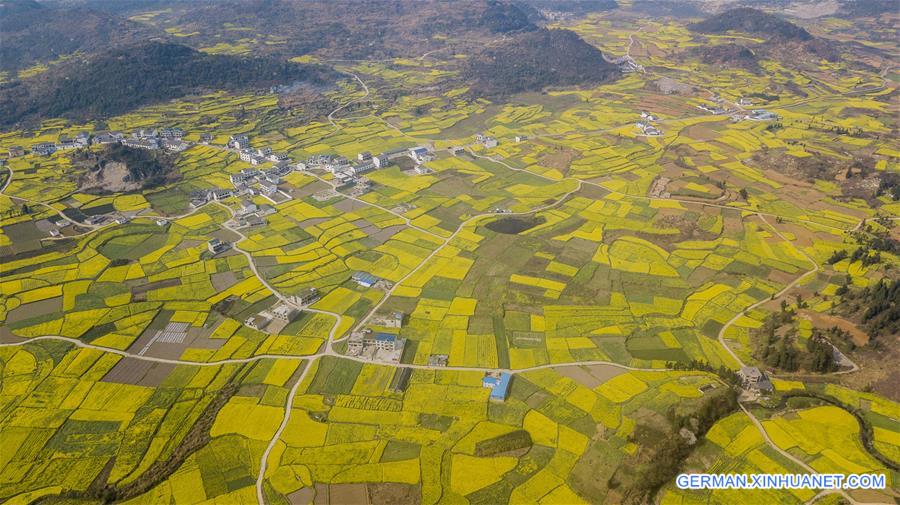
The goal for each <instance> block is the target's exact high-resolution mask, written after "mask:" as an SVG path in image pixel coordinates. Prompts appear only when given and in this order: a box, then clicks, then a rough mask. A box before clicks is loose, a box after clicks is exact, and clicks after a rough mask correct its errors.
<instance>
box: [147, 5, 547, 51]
mask: <svg viewBox="0 0 900 505" xmlns="http://www.w3.org/2000/svg"><path fill="white" fill-rule="evenodd" d="M148 22H149V23H153V24H154V25H155V26H156V28H157V29H163V28H168V29H171V28H177V29H178V30H180V31H181V32H184V33H195V34H196V35H193V36H191V37H190V38H189V43H190V44H191V45H192V46H193V47H197V48H200V47H209V46H216V45H220V44H224V45H235V46H242V47H250V48H251V50H252V51H254V52H256V53H258V54H273V55H281V56H287V57H293V56H298V55H303V54H310V53H314V54H316V55H317V56H322V57H326V58H336V59H380V58H390V57H404V56H418V55H420V54H422V53H424V52H426V51H431V50H434V49H439V48H442V47H445V46H447V44H448V43H451V42H465V41H470V42H472V43H473V44H477V42H478V41H479V40H487V39H492V38H496V37H497V36H498V35H501V34H507V33H513V32H521V31H530V30H535V29H537V27H536V26H535V25H534V24H532V23H531V22H530V21H529V20H528V16H527V15H526V14H525V12H523V10H522V9H520V8H519V7H517V6H516V5H514V4H513V3H510V2H504V1H498V0H458V1H454V2H446V1H441V0H416V1H404V2H398V1H396V0H304V1H302V2H300V1H294V0H223V1H221V2H204V3H196V4H193V5H192V4H180V3H175V4H173V6H172V8H171V10H170V11H166V12H162V13H160V14H159V15H158V16H155V17H154V18H153V19H152V20H150V21H148ZM236 28H240V29H239V30H238V29H236ZM248 32H252V33H261V34H265V35H266V36H265V37H259V38H258V39H257V40H256V41H254V42H247V38H248V37H247V33H248ZM267 38H269V39H272V40H278V41H279V43H278V44H267V43H265V41H266V39H267ZM466 52H468V51H466Z"/></svg>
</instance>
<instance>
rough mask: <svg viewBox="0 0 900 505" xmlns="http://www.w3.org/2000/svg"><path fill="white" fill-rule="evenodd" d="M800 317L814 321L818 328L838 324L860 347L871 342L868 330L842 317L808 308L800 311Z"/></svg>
mask: <svg viewBox="0 0 900 505" xmlns="http://www.w3.org/2000/svg"><path fill="white" fill-rule="evenodd" d="M800 317H803V318H804V319H808V320H810V321H812V323H813V326H815V327H816V328H831V327H832V326H837V327H838V328H840V329H842V330H844V331H846V332H847V333H849V334H850V337H851V338H852V339H853V343H854V344H856V345H857V346H859V347H862V346H864V345H866V344H868V343H869V335H867V334H866V332H864V331H862V330H861V329H859V327H857V326H856V325H855V324H854V323H852V322H850V321H848V320H846V319H844V318H842V317H838V316H832V315H829V314H820V313H818V312H812V311H810V310H806V309H803V310H801V311H800Z"/></svg>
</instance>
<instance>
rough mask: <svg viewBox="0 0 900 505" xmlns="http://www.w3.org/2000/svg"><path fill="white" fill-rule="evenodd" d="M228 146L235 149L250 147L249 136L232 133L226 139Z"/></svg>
mask: <svg viewBox="0 0 900 505" xmlns="http://www.w3.org/2000/svg"><path fill="white" fill-rule="evenodd" d="M228 147H232V148H234V149H237V150H243V149H247V148H249V147H250V137H248V136H246V135H232V136H231V138H229V139H228Z"/></svg>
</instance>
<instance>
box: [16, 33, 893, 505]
mask: <svg viewBox="0 0 900 505" xmlns="http://www.w3.org/2000/svg"><path fill="white" fill-rule="evenodd" d="M638 31H640V29H639V30H638ZM633 44H634V34H632V35H629V46H628V50H627V53H626V54H627V55H628V56H629V57H630V50H631V46H632V45H633ZM432 52H434V51H432ZM429 54H430V53H425V54H423V55H422V56H421V57H420V59H422V58H425V57H427V56H428V55H429ZM343 72H344V73H345V74H347V75H349V76H352V77H353V79H355V80H356V81H357V82H358V83H359V84H360V86H361V87H362V90H363V92H364V94H363V95H362V96H360V97H357V98H353V99H351V100H350V101H348V102H346V103H344V104H342V105H340V106H338V107H337V108H335V109H334V110H333V111H331V112H330V113H329V114H328V116H327V119H328V121H329V123H330V124H331V125H332V126H333V127H334V129H335V131H338V130H341V129H342V128H343V127H342V126H341V125H340V124H339V123H338V122H337V121H336V120H335V115H336V114H338V113H339V112H340V111H341V110H344V109H346V108H347V107H349V106H350V105H352V104H354V103H357V102H360V101H363V100H365V99H367V98H368V97H369V96H370V89H369V87H368V86H367V85H366V83H365V82H364V81H363V80H362V79H361V78H360V77H359V76H358V75H356V74H354V73H352V72H349V71H343ZM882 87H883V86H882ZM819 98H821V97H819ZM801 103H805V101H798V102H797V103H796V104H794V105H799V104H801ZM789 106H791V105H787V106H786V107H789ZM702 116H704V117H705V116H707V115H702ZM374 117H377V116H374ZM698 117H701V116H698ZM378 119H380V120H382V121H384V119H383V118H380V117H378ZM682 119H683V118H682ZM384 122H385V123H386V124H388V125H389V126H391V127H392V128H394V129H396V130H397V131H400V132H401V133H403V132H402V130H400V129H399V128H396V127H395V126H393V125H390V123H388V122H386V121H384ZM662 122H664V121H662ZM618 128H621V126H617V127H613V128H608V129H603V130H597V131H596V132H607V131H612V130H615V129H618ZM585 133H588V132H585ZM403 135H405V136H407V135H406V134H405V133H403ZM563 135H568V134H550V135H546V136H545V137H547V138H550V137H554V136H563ZM539 137H540V136H536V137H535V138H539ZM418 140H422V139H418ZM467 150H468V152H469V153H470V154H471V155H472V156H474V157H476V158H482V159H486V160H489V161H491V162H493V163H497V164H499V165H501V166H504V167H506V168H507V169H509V170H513V171H517V172H525V173H528V174H530V175H533V176H536V177H539V178H543V179H545V180H548V181H551V182H553V183H557V182H562V181H575V182H576V187H575V189H573V190H571V191H569V192H567V193H565V194H563V195H562V196H561V197H559V198H558V199H556V200H555V201H554V202H552V203H550V204H546V205H543V206H540V207H537V208H535V209H532V210H528V211H523V212H517V213H507V214H504V215H529V214H534V213H538V212H542V211H545V210H548V209H550V208H554V207H556V206H558V205H561V204H562V203H563V202H565V201H566V200H567V199H569V198H570V197H571V196H572V195H573V194H575V193H577V192H578V191H580V190H582V189H583V188H584V186H586V185H589V186H593V187H596V188H599V189H602V190H603V191H606V192H607V193H609V194H613V195H617V196H621V197H623V198H629V199H639V200H650V201H652V200H669V201H676V202H679V203H682V204H685V205H699V206H706V207H715V208H720V209H726V210H733V211H739V212H748V213H751V214H752V215H756V216H758V217H759V219H760V220H761V221H762V222H763V223H765V224H766V225H767V226H768V227H770V228H771V229H772V230H773V232H774V233H775V234H776V235H777V236H778V237H779V238H781V239H782V240H785V241H787V242H790V241H789V240H787V238H785V237H784V235H782V233H781V232H780V231H779V230H778V229H777V228H776V227H775V226H773V225H772V224H771V223H769V222H768V221H767V220H766V218H767V217H770V218H780V219H784V220H792V221H796V222H801V223H806V224H810V225H815V226H820V227H824V228H830V229H835V230H841V231H846V230H844V229H843V228H838V227H835V226H831V225H827V224H822V223H819V222H815V221H812V220H805V219H798V218H792V217H790V216H779V215H777V214H773V213H766V212H760V211H755V210H753V209H748V208H741V207H736V206H730V205H721V204H716V203H710V202H704V201H697V200H691V199H678V198H652V197H648V196H642V195H631V194H627V193H621V192H618V191H613V190H610V189H608V188H606V187H604V186H602V185H601V184H599V183H594V182H590V181H585V180H581V179H577V178H574V177H563V178H552V177H549V176H546V175H543V174H539V173H535V172H531V171H528V170H525V169H521V168H516V167H514V166H512V165H510V164H509V163H507V162H505V161H503V160H500V159H496V158H494V157H491V156H485V155H481V154H478V153H476V152H474V151H472V149H471V148H467ZM311 175H312V176H313V177H315V178H317V179H319V180H320V181H322V182H325V183H327V184H331V183H330V182H329V181H328V180H326V179H324V178H322V177H320V176H319V175H316V174H311ZM12 179H13V171H12V169H9V177H7V179H6V181H5V183H4V185H3V187H2V188H0V194H5V193H4V192H5V191H6V190H7V189H8V187H9V185H10V183H11V182H12ZM341 196H342V197H343V198H347V199H349V200H353V201H355V202H358V203H361V204H364V205H368V206H371V207H374V208H378V209H380V210H381V211H384V212H388V213H390V214H392V215H394V216H396V217H399V218H401V219H402V220H403V221H404V223H405V225H406V226H408V227H410V228H414V229H416V230H418V231H420V232H422V233H426V234H428V235H430V236H432V237H435V238H437V239H439V240H441V244H440V245H439V246H437V247H436V248H435V249H434V250H432V251H431V252H430V254H428V255H427V256H426V257H425V258H423V259H422V260H421V261H420V262H419V263H418V264H417V265H416V266H415V267H414V268H413V269H411V270H410V271H409V273H407V274H406V275H404V276H403V277H402V278H400V279H399V280H398V281H397V282H395V283H394V284H393V285H392V286H391V287H390V288H389V289H388V290H386V291H385V293H384V296H382V297H381V299H380V300H379V302H378V303H376V304H375V305H374V306H373V307H372V308H371V309H370V310H369V311H367V313H366V315H365V316H363V317H362V318H361V319H360V320H359V322H357V323H356V324H355V325H354V329H358V328H361V327H363V326H364V325H365V324H367V323H368V321H369V320H370V319H371V317H372V316H373V315H374V314H375V313H376V312H377V311H378V310H379V309H380V308H381V307H382V306H383V304H384V303H385V302H386V301H387V300H388V299H389V298H390V297H391V295H392V294H393V292H394V290H395V289H397V287H398V286H400V285H401V284H402V283H403V282H404V281H406V280H407V279H408V278H410V277H411V276H412V275H414V274H415V273H416V272H418V271H420V270H421V268H423V267H424V266H425V265H426V264H427V263H428V262H429V261H430V260H432V259H433V258H434V257H435V256H436V255H438V254H439V253H440V252H441V251H442V250H443V249H444V248H445V247H446V246H447V245H448V244H450V242H451V241H452V240H453V239H454V238H456V237H457V236H458V234H459V233H460V232H461V231H462V230H463V229H464V228H465V227H466V226H468V225H470V224H472V223H474V222H476V221H478V220H480V219H483V218H486V217H489V216H496V215H497V214H495V213H482V214H477V215H473V216H471V217H469V218H468V219H466V220H465V221H463V222H462V223H461V224H460V225H459V226H458V227H457V229H456V230H455V231H454V232H452V233H451V234H450V235H448V236H443V235H439V234H436V233H434V232H432V231H430V230H427V229H425V228H422V227H419V226H416V225H415V224H413V223H412V221H411V220H410V219H409V218H407V217H405V216H403V215H402V214H400V213H398V212H394V211H392V210H391V209H388V208H385V207H383V206H380V205H378V204H376V203H373V202H367V201H365V200H362V199H360V198H356V197H353V196H350V195H346V194H343V193H341ZM11 198H16V199H18V200H21V201H26V202H27V203H29V204H37V205H42V206H44V207H46V208H48V209H50V210H52V211H54V212H56V213H57V214H59V215H60V216H61V217H62V218H64V219H66V220H67V221H70V222H72V223H74V224H77V225H79V226H82V227H87V228H89V230H88V231H86V232H84V233H82V234H78V235H74V236H70V237H60V238H78V237H83V236H86V235H89V234H92V233H95V232H97V231H99V230H101V229H104V228H105V227H107V226H110V225H111V224H107V225H102V226H91V225H85V224H83V223H78V222H76V221H74V220H72V219H70V218H69V217H68V216H66V215H65V214H64V213H63V212H62V211H59V210H57V209H56V208H54V207H52V206H51V205H50V204H47V203H44V202H40V201H30V200H24V199H21V198H18V197H11ZM206 205H219V206H221V207H222V208H224V209H226V210H227V211H228V212H229V213H230V215H231V216H232V219H233V218H234V216H235V212H234V211H233V210H232V209H231V208H230V207H228V206H226V205H223V204H221V203H219V202H208V203H207V204H206ZM202 208H203V207H202V206H201V207H198V208H196V209H194V210H192V211H191V212H188V213H185V214H182V215H179V216H157V215H150V214H145V215H137V216H134V217H133V219H157V218H166V219H179V218H182V217H187V216H189V215H192V214H194V213H196V212H198V211H200V210H201V209H202ZM892 219H900V218H892ZM861 225H862V221H860V223H859V224H857V225H856V228H855V229H858V228H859V227H860V226H861ZM222 226H223V228H225V229H227V230H229V231H230V232H232V233H234V234H236V235H237V236H238V237H240V240H238V241H237V242H235V244H234V249H235V251H237V252H238V253H240V254H242V255H243V256H245V257H246V258H247V260H248V265H249V267H250V269H251V271H252V272H253V274H254V276H255V277H256V278H257V279H259V281H260V282H261V284H262V285H263V286H265V287H266V289H268V290H269V291H270V292H271V293H272V294H273V295H274V296H275V297H276V298H277V299H278V300H280V301H281V302H283V303H286V304H289V305H292V306H293V304H292V303H291V302H290V301H289V299H288V297H286V296H284V295H283V294H282V293H280V292H279V291H278V290H277V289H275V288H274V286H272V285H271V284H270V283H269V281H268V280H267V279H266V278H265V276H263V275H262V274H261V273H260V272H259V270H258V268H257V265H256V263H255V261H254V258H253V255H252V254H251V253H250V252H248V251H246V250H244V249H241V248H240V243H241V242H242V241H244V240H247V237H246V235H244V234H243V233H242V232H241V231H240V230H239V229H237V228H234V227H232V226H231V225H229V224H228V223H227V222H226V223H225V224H223V225H222ZM798 251H800V253H801V254H803V255H804V256H805V257H806V258H807V260H809V262H810V264H811V265H812V268H811V269H810V270H809V271H806V272H805V273H803V274H802V275H800V276H798V277H797V278H795V279H794V280H792V281H791V282H790V283H789V284H788V285H787V286H785V287H784V288H783V289H782V290H780V291H779V292H778V293H776V294H775V295H773V297H772V298H766V299H763V300H760V301H758V302H756V303H754V304H753V305H751V306H749V307H747V308H746V309H744V310H743V311H741V312H739V313H738V314H736V315H735V316H734V317H733V318H732V319H730V320H729V321H728V322H726V323H725V325H724V326H723V327H722V328H721V330H720V331H719V334H718V341H719V343H720V344H721V345H722V347H724V348H725V349H726V351H727V352H728V353H729V355H730V356H731V357H732V358H734V360H735V361H736V362H737V363H738V364H739V365H741V366H743V365H744V363H743V361H742V360H741V359H740V357H739V356H738V355H737V354H736V353H735V352H734V351H733V350H732V349H731V348H730V347H729V346H728V344H727V342H726V340H725V338H724V335H725V333H726V331H727V330H728V329H729V328H730V327H731V326H732V325H733V324H735V323H736V322H737V321H738V320H739V319H740V318H741V317H742V316H743V315H744V314H745V313H746V312H748V311H750V310H753V309H755V308H757V307H759V306H761V305H763V304H765V303H766V302H768V301H770V300H771V299H777V298H779V297H781V296H783V295H784V294H785V293H787V292H788V291H790V290H791V289H793V288H795V287H796V286H797V285H798V284H800V283H801V282H803V281H804V279H806V278H807V277H809V276H811V275H815V274H816V273H817V272H818V271H819V265H818V264H817V263H816V262H815V261H814V260H813V259H812V258H811V257H810V256H809V255H807V254H806V253H805V252H804V251H802V249H799V248H798ZM301 309H302V310H305V311H309V312H313V313H319V314H324V315H328V316H330V317H332V318H334V323H333V324H332V327H331V329H330V331H329V334H328V338H327V339H326V341H325V345H324V346H323V348H322V349H321V350H320V351H319V352H317V353H315V354H311V355H305V356H286V355H271V354H261V355H256V356H252V357H247V358H229V359H222V360H217V361H210V362H195V361H185V360H181V359H167V358H159V357H153V356H146V355H140V354H136V353H130V352H127V351H123V350H119V349H114V348H109V347H104V346H97V345H93V344H90V343H85V342H82V341H80V340H78V339H73V338H68V337H63V336H60V335H44V336H38V337H33V338H29V339H26V340H23V341H19V342H11V343H3V344H0V347H8V346H21V345H26V344H28V343H33V342H39V341H44V340H55V341H64V342H68V343H71V344H73V345H75V346H77V347H81V348H87V349H93V350H97V351H102V352H107V353H111V354H115V355H118V356H121V357H123V358H128V359H135V360H142V361H147V362H155V363H164V364H172V365H184V366H199V367H211V366H222V365H228V364H243V363H250V362H255V361H260V360H267V359H280V360H297V361H300V362H301V366H303V367H304V368H303V370H302V372H300V373H299V374H297V377H296V379H295V380H294V382H293V384H292V385H291V388H290V392H289V394H288V396H287V400H286V403H285V407H284V414H283V418H282V421H281V423H280V425H279V427H278V429H277V431H276V432H275V433H274V435H273V437H272V438H271V440H270V441H269V443H268V445H267V447H266V449H265V451H264V453H263V455H262V457H261V460H260V465H259V468H260V470H259V474H258V476H257V480H256V492H257V500H258V502H259V504H260V505H264V504H265V496H264V488H263V482H264V480H265V475H266V472H267V469H268V468H269V466H268V463H269V461H268V460H269V458H270V456H271V453H272V451H273V449H274V448H275V447H276V446H277V443H278V441H279V439H280V437H281V435H282V433H283V432H284V430H285V428H286V427H287V425H288V423H289V420H290V416H291V411H292V407H293V403H294V398H295V396H296V393H297V391H298V389H299V387H300V385H301V384H302V383H303V381H304V379H305V378H306V376H307V374H308V372H309V370H310V369H312V368H313V366H312V363H313V360H315V359H317V358H320V357H323V356H335V357H341V358H342V359H347V360H353V361H358V362H364V363H368V362H369V361H368V360H365V359H363V358H360V357H354V356H346V355H341V354H339V353H338V352H336V351H335V350H334V348H333V344H334V343H335V342H339V341H341V340H342V339H343V338H346V335H349V333H350V332H351V331H352V330H351V331H347V332H345V333H346V335H344V336H341V335H338V334H337V331H338V329H339V328H340V327H341V323H342V322H343V317H344V316H343V315H341V314H339V313H335V312H330V311H324V310H319V309H313V308H311V307H307V306H304V307H301ZM584 365H607V366H613V367H617V368H620V369H623V370H630V371H647V372H665V371H666V369H664V368H637V367H630V366H627V365H622V364H620V363H613V362H609V361H578V362H572V363H548V364H543V365H536V366H533V367H528V368H522V369H515V370H510V369H507V370H503V371H506V372H509V373H511V374H519V373H527V372H530V371H534V370H542V369H550V368H558V367H567V366H584ZM387 366H395V367H398V368H411V369H422V370H448V371H452V370H457V371H487V370H497V369H496V368H485V367H462V366H447V367H439V366H430V365H416V364H397V365H387ZM854 366H855V365H854ZM854 370H855V369H854ZM741 409H742V410H743V411H744V412H745V413H746V415H747V416H749V418H750V419H751V421H752V422H753V423H754V425H755V426H756V427H757V429H758V430H759V431H760V433H761V435H762V436H763V438H764V439H765V440H766V442H767V443H768V444H769V445H770V446H772V447H773V448H774V449H775V450H777V451H778V452H779V453H781V454H782V455H783V456H785V457H786V458H788V459H790V460H791V461H793V462H795V463H797V464H798V465H799V466H801V467H802V468H804V469H805V470H807V471H810V472H815V470H814V469H812V468H811V467H809V466H808V465H806V464H805V463H804V462H802V461H800V460H798V459H797V458H795V457H794V456H793V455H791V454H790V453H787V452H786V451H783V450H781V449H780V448H778V447H777V446H776V445H775V444H774V443H773V442H772V441H771V439H770V438H769V437H768V434H767V433H766V432H765V429H764V427H763V425H762V423H760V422H759V421H758V420H757V419H756V417H754V416H753V414H752V413H751V412H750V411H749V410H747V409H746V408H745V407H744V406H743V405H742V406H741ZM841 494H842V495H843V496H844V497H845V498H846V499H848V500H849V501H850V502H852V503H857V502H856V501H855V500H854V499H853V498H851V497H850V496H849V495H847V494H846V493H844V492H843V491H841ZM821 495H823V493H820V495H817V498H818V497H819V496H821Z"/></svg>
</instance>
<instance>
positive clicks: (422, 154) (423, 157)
mask: <svg viewBox="0 0 900 505" xmlns="http://www.w3.org/2000/svg"><path fill="white" fill-rule="evenodd" d="M409 157H410V158H412V159H414V160H415V161H417V162H419V163H424V162H426V161H431V159H432V157H431V155H430V154H429V152H428V148H427V147H421V146H419V147H412V148H410V149H409Z"/></svg>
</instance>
